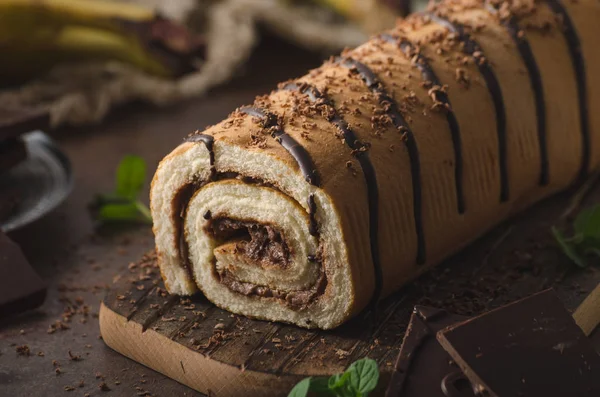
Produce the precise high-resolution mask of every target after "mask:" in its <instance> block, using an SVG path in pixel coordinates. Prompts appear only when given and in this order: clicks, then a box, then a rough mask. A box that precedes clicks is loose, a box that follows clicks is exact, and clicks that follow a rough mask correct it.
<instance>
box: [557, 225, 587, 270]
mask: <svg viewBox="0 0 600 397" xmlns="http://www.w3.org/2000/svg"><path fill="white" fill-rule="evenodd" d="M552 234H553V235H554V239H555V240H556V242H558V245H559V246H560V248H561V249H562V251H563V253H564V254H565V255H566V256H567V257H569V259H571V260H572V261H573V263H575V264H576V265H577V266H579V267H586V266H587V262H586V260H585V258H584V257H582V256H581V255H580V254H579V252H578V251H577V248H576V245H575V244H574V243H572V242H571V241H569V239H566V238H565V236H563V234H562V233H561V232H560V230H558V229H557V228H556V227H554V226H552Z"/></svg>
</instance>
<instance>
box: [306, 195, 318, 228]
mask: <svg viewBox="0 0 600 397" xmlns="http://www.w3.org/2000/svg"><path fill="white" fill-rule="evenodd" d="M316 215H317V203H316V202H315V195H314V194H313V193H311V194H310V195H309V196H308V217H309V225H308V232H309V233H310V235H311V236H317V235H318V234H319V226H318V224H317V218H316Z"/></svg>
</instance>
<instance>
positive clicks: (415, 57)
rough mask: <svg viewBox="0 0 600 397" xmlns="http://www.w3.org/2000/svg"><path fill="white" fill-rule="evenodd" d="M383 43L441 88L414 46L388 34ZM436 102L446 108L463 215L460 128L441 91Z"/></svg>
mask: <svg viewBox="0 0 600 397" xmlns="http://www.w3.org/2000/svg"><path fill="white" fill-rule="evenodd" d="M380 37H381V38H382V39H383V40H384V41H386V42H388V43H390V44H393V45H396V46H398V48H400V50H402V52H403V53H404V54H405V55H406V56H407V57H409V58H411V60H412V62H414V64H415V65H416V67H417V68H418V69H419V71H420V72H421V74H422V76H423V79H424V80H425V81H427V82H429V83H431V84H432V85H433V86H438V87H440V88H441V87H442V83H441V82H440V80H439V79H438V77H437V75H436V74H435V72H434V71H433V69H432V68H431V66H430V65H429V62H428V61H427V58H426V57H424V56H423V55H421V54H420V53H419V52H418V50H417V49H416V48H415V46H414V45H413V44H412V43H411V42H410V41H408V40H406V39H405V38H402V39H399V38H396V37H393V36H392V35H390V34H387V33H384V34H382V35H381V36H380ZM435 95H436V101H438V102H440V103H441V104H443V105H444V106H446V110H445V112H446V120H447V121H448V125H449V127H450V135H451V136H452V146H453V148H454V161H455V164H454V183H455V186H456V202H457V205H458V213H459V214H463V213H464V212H465V197H464V188H463V155H462V142H461V137H460V127H459V125H458V121H457V120H456V116H455V115H454V112H453V111H452V105H451V103H450V98H448V95H447V94H446V93H445V92H444V91H442V90H438V91H435Z"/></svg>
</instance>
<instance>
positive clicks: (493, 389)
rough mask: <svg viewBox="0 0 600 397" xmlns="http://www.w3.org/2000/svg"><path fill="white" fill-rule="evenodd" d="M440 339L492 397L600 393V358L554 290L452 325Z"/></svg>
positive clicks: (576, 396) (590, 395)
mask: <svg viewBox="0 0 600 397" xmlns="http://www.w3.org/2000/svg"><path fill="white" fill-rule="evenodd" d="M437 338H438V340H439V341H440V343H441V345H442V346H443V347H444V349H445V350H446V351H447V352H448V353H449V354H450V355H451V356H452V358H453V359H454V361H456V363H457V364H458V365H459V366H460V367H461V369H462V370H463V372H464V373H465V375H466V376H467V377H469V379H470V380H471V382H472V383H473V384H477V385H481V386H482V387H483V388H485V390H487V392H488V393H489V394H490V395H491V396H497V397H512V396H515V397H517V396H527V397H549V396H557V397H558V396H569V397H598V396H600V356H599V355H598V354H597V353H596V352H595V351H594V349H593V348H592V345H591V342H590V340H589V339H588V338H587V337H586V336H585V335H584V333H583V332H582V330H581V329H580V328H579V327H578V326H577V324H576V323H575V321H574V320H573V317H572V316H571V314H570V313H569V312H568V311H567V310H566V309H565V308H564V306H563V305H562V303H561V301H560V299H559V298H558V296H556V294H555V293H554V291H552V290H547V291H543V292H540V293H538V294H535V295H533V296H531V297H529V298H526V299H523V300H520V301H517V302H515V303H512V304H510V305H507V306H504V307H502V308H500V309H496V310H493V311H491V312H488V313H486V314H483V315H481V316H479V317H476V318H473V319H471V320H467V321H465V322H463V323H460V324H456V325H451V326H450V327H448V328H446V329H445V330H442V331H440V332H438V334H437Z"/></svg>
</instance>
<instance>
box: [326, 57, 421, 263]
mask: <svg viewBox="0 0 600 397" xmlns="http://www.w3.org/2000/svg"><path fill="white" fill-rule="evenodd" d="M337 62H338V63H339V64H340V65H342V66H344V67H347V68H348V69H350V70H351V71H353V72H355V73H357V74H358V75H359V76H360V77H361V79H362V80H363V81H364V82H365V84H366V85H367V87H368V88H369V89H370V90H371V92H373V93H374V94H375V95H376V96H377V98H378V100H379V103H380V104H381V105H382V106H383V107H384V108H385V111H386V113H387V115H388V116H389V117H390V119H391V120H392V122H393V123H394V126H395V127H396V128H398V129H399V130H400V129H402V130H403V131H405V134H404V136H405V139H404V140H403V141H404V144H405V145H406V148H407V150H408V157H409V160H410V171H411V177H412V191H413V216H414V218H415V232H416V235H417V264H423V263H425V234H424V231H423V215H422V214H423V202H422V192H421V162H420V160H419V150H418V148H417V142H416V140H415V137H414V135H413V133H412V131H411V129H410V127H409V126H408V123H407V122H406V120H404V117H402V115H401V114H400V111H399V110H398V105H397V104H396V101H394V99H393V98H392V97H390V96H389V95H388V94H387V92H386V91H385V88H384V87H383V84H382V83H381V82H380V81H379V79H378V78H377V75H376V74H375V73H373V71H372V70H371V69H369V67H367V65H365V64H363V63H361V62H359V61H357V60H355V59H352V58H338V60H337Z"/></svg>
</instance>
